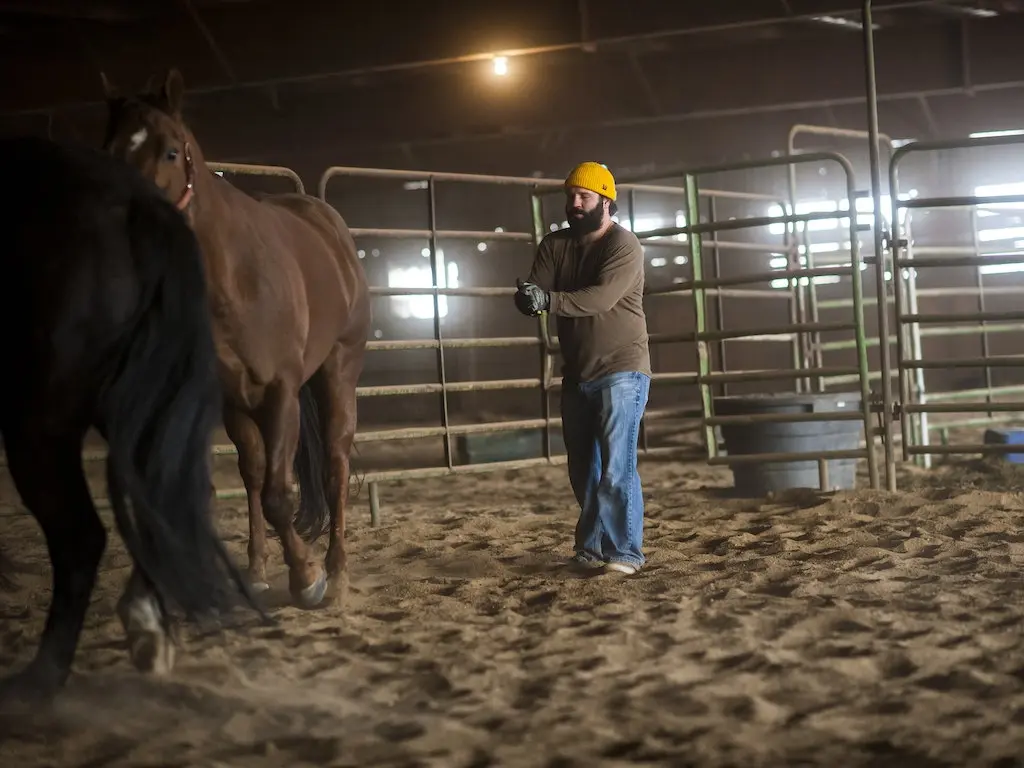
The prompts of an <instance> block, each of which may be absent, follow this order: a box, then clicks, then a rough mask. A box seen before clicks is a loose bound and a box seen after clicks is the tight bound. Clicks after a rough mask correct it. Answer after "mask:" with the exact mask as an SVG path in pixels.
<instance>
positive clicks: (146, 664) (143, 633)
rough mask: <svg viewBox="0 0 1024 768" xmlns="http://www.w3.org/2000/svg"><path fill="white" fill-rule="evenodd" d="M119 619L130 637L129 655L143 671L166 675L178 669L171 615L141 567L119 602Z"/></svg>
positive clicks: (133, 575)
mask: <svg viewBox="0 0 1024 768" xmlns="http://www.w3.org/2000/svg"><path fill="white" fill-rule="evenodd" d="M117 616H118V618H120V619H121V626H122V627H124V632H125V635H126V636H127V638H128V656H129V657H130V658H131V660H132V664H133V665H134V666H135V668H136V669H137V670H139V671H140V672H152V673H154V674H157V675H166V674H167V673H168V672H170V671H171V670H172V669H174V641H173V640H171V636H170V625H169V624H168V621H167V614H166V613H165V612H164V609H163V606H162V605H161V604H160V600H159V599H158V598H157V596H156V594H155V593H154V592H153V590H152V589H151V588H150V585H149V582H148V581H147V580H146V577H145V576H143V575H142V573H141V572H140V571H139V569H138V568H132V574H131V576H130V577H129V578H128V584H126V585H125V589H124V594H122V595H121V599H120V600H118V601H117Z"/></svg>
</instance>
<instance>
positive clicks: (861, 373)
mask: <svg viewBox="0 0 1024 768" xmlns="http://www.w3.org/2000/svg"><path fill="white" fill-rule="evenodd" d="M844 170H845V171H846V195H847V197H849V199H850V210H849V211H847V213H848V214H849V222H850V274H851V277H850V288H851V291H852V293H853V325H854V334H855V341H856V347H857V372H858V378H859V381H860V407H861V414H862V416H863V418H864V444H865V446H866V448H867V451H866V453H867V462H868V482H869V483H870V484H871V487H872V488H878V462H877V457H876V456H875V427H874V420H873V418H872V416H873V414H872V410H871V379H870V377H869V373H870V367H869V365H868V340H867V332H866V331H865V328H864V282H863V277H862V276H861V270H860V265H861V257H860V241H859V240H858V238H857V208H856V206H855V205H854V204H853V199H854V196H855V195H856V194H857V183H856V181H855V180H854V178H853V168H852V167H849V166H848V167H846V168H845V169H844Z"/></svg>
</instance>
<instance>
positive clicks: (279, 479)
mask: <svg viewBox="0 0 1024 768" xmlns="http://www.w3.org/2000/svg"><path fill="white" fill-rule="evenodd" d="M299 416H300V414H299V397H298V385H297V384H296V385H295V386H290V385H288V384H285V383H283V382H281V383H278V384H277V385H276V386H275V387H274V389H273V391H272V392H268V396H267V399H266V400H265V401H264V413H263V418H262V424H263V441H264V445H265V446H266V451H267V472H266V478H265V480H264V484H263V512H264V514H265V515H266V516H267V521H268V522H269V523H270V524H271V525H272V526H274V530H275V531H277V534H278V536H280V538H281V548H282V549H283V550H284V560H285V562H286V563H287V564H288V587H289V590H290V591H291V594H292V599H293V600H294V601H295V602H296V603H297V604H298V605H300V606H302V607H304V608H312V607H313V606H315V605H318V604H319V603H320V601H321V600H323V598H324V593H325V592H326V591H327V576H326V575H325V574H324V571H323V569H322V568H321V567H320V566H319V564H317V563H315V562H314V561H313V558H312V552H311V551H310V548H309V547H308V546H307V545H306V543H305V542H304V541H303V540H302V539H301V538H300V537H299V534H298V532H297V531H296V530H295V525H294V522H293V521H294V518H295V497H294V494H293V493H292V475H293V471H292V467H293V464H294V462H295V452H296V450H297V449H298V444H299Z"/></svg>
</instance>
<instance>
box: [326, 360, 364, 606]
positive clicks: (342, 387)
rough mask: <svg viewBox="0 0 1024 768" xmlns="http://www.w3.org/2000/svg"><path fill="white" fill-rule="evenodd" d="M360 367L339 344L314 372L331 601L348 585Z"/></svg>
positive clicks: (341, 593) (341, 598) (341, 594)
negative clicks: (348, 514)
mask: <svg viewBox="0 0 1024 768" xmlns="http://www.w3.org/2000/svg"><path fill="white" fill-rule="evenodd" d="M362 367H363V356H362V354H361V353H360V352H357V353H356V355H355V356H352V357H346V354H345V350H344V348H343V347H342V345H341V344H335V345H334V347H333V349H332V350H331V352H330V354H329V355H328V356H327V359H326V360H324V363H323V365H322V366H321V367H320V370H319V371H318V372H317V376H316V379H315V386H316V387H317V390H316V394H317V400H318V401H319V403H320V408H321V410H322V418H323V422H324V445H325V446H326V448H327V478H326V486H327V503H328V504H329V505H330V509H331V528H330V534H329V539H328V545H327V559H326V565H327V577H328V579H329V583H330V590H329V594H330V600H331V601H332V602H340V601H341V600H343V599H344V597H345V591H346V589H347V586H348V578H347V577H348V569H347V567H346V566H347V562H346V561H347V558H346V554H345V505H346V503H347V502H348V486H349V476H350V469H349V456H350V455H351V452H352V441H353V439H354V437H355V434H356V383H357V381H358V380H359V374H360V372H361V371H362Z"/></svg>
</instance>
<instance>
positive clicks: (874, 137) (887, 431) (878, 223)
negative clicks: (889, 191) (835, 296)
mask: <svg viewBox="0 0 1024 768" xmlns="http://www.w3.org/2000/svg"><path fill="white" fill-rule="evenodd" d="M861 24H862V25H863V27H864V75H865V80H866V81H867V98H868V135H869V139H868V143H869V146H868V151H869V152H870V165H871V196H872V199H873V200H874V205H873V208H874V214H875V216H874V219H875V223H874V236H875V257H876V261H875V286H876V291H877V295H878V307H879V310H878V336H879V344H878V353H879V358H880V359H881V362H882V366H881V367H882V381H881V388H882V448H883V450H884V451H885V485H886V489H887V490H889V491H895V490H896V459H895V457H894V456H893V448H892V438H893V434H892V415H893V413H892V411H893V408H892V405H893V404H892V373H891V365H890V360H889V302H888V300H887V295H888V294H887V292H886V285H885V282H886V281H885V267H886V258H885V247H884V235H885V233H884V231H883V230H884V228H885V220H884V219H883V218H882V178H881V177H882V172H881V168H880V160H879V151H878V84H877V82H876V80H875V34H874V30H873V28H872V21H871V0H864V4H863V12H862V18H861ZM850 197H851V200H852V199H853V198H854V197H855V195H851V196H850ZM851 206H852V207H853V208H854V210H853V211H851V214H852V215H853V216H854V221H856V206H855V205H853V204H852V203H851ZM854 240H856V235H854ZM895 268H896V267H895V265H894V266H893V269H895ZM854 271H855V272H856V271H857V270H854ZM893 278H894V279H895V275H893ZM897 293H898V291H897ZM897 335H898V334H897ZM872 449H873V442H872Z"/></svg>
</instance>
